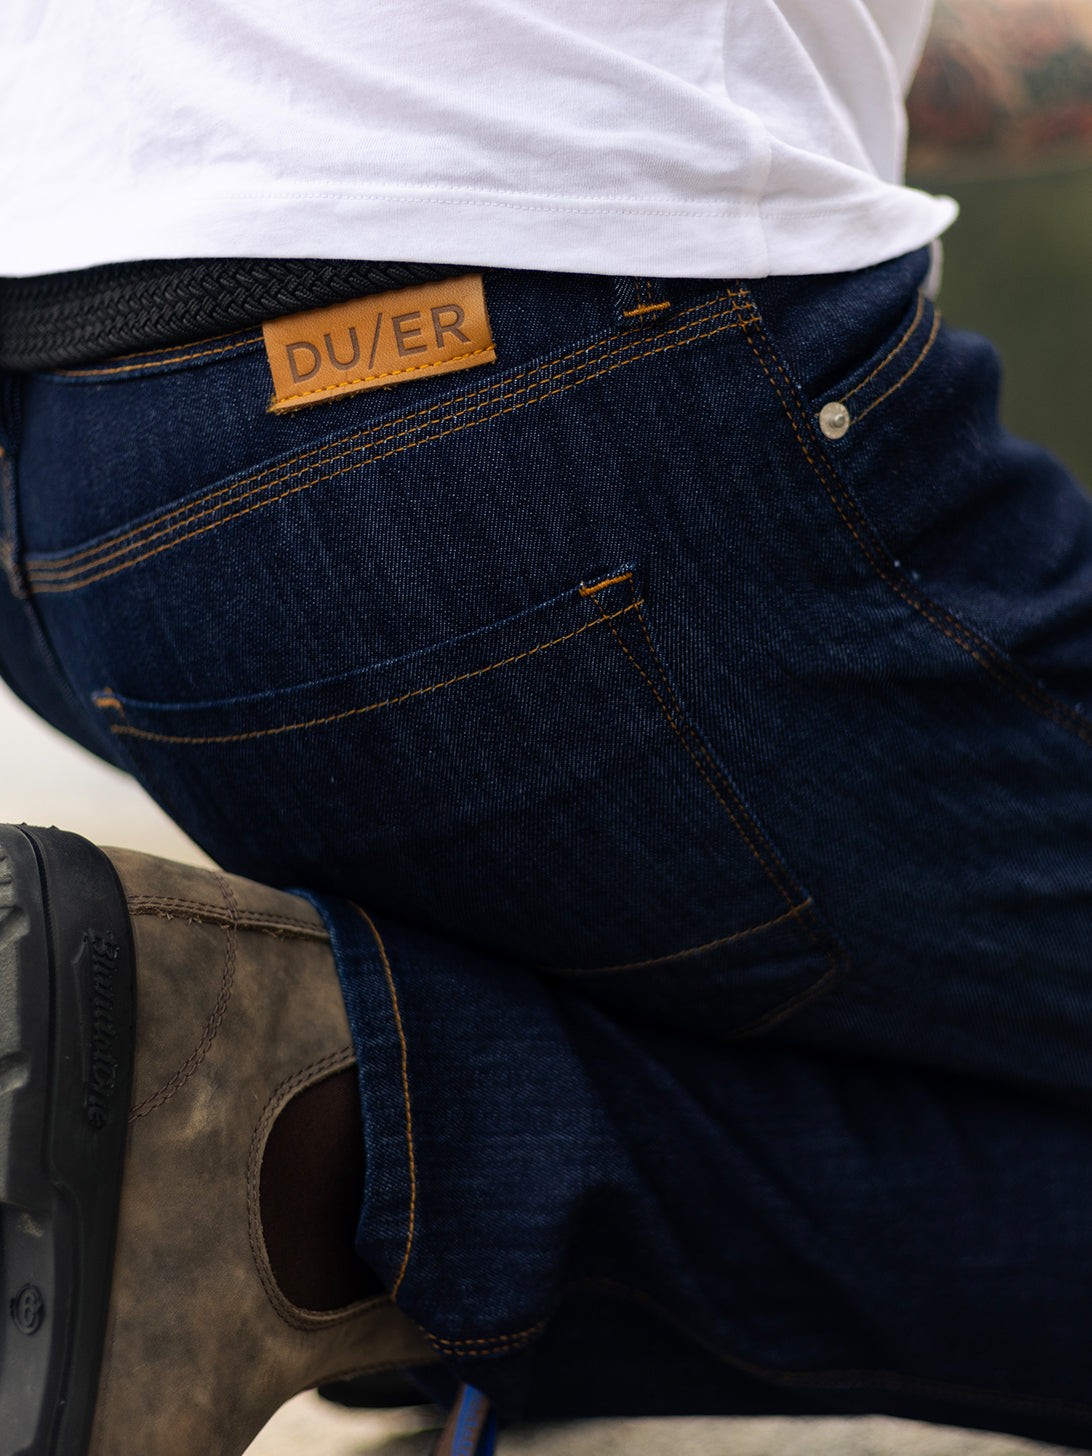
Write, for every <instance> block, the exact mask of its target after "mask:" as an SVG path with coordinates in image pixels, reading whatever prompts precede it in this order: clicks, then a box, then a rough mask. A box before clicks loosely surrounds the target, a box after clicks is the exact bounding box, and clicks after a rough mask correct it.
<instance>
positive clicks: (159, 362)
mask: <svg viewBox="0 0 1092 1456" xmlns="http://www.w3.org/2000/svg"><path fill="white" fill-rule="evenodd" d="M230 337H231V335H230V334H214V335H213V336H212V338H210V339H202V340H201V341H200V342H201V343H202V344H209V343H212V342H213V341H214V340H215V339H227V338H230ZM257 342H258V340H257V339H255V338H254V337H248V338H245V339H238V340H236V342H235V343H234V344H224V345H222V346H221V347H220V348H219V349H201V350H200V351H197V345H196V344H194V345H193V346H191V349H190V352H188V353H181V354H175V355H174V356H173V357H172V358H170V359H164V358H161V357H160V355H162V354H169V353H170V352H171V351H170V349H169V348H168V349H162V350H160V351H159V354H157V355H156V356H155V357H154V358H149V359H146V360H145V361H144V362H142V363H140V364H119V365H112V366H106V365H93V366H91V367H90V368H88V369H49V370H45V371H43V372H44V373H46V374H50V375H52V376H54V377H55V378H61V379H83V378H88V377H90V378H99V377H100V376H102V375H103V374H128V373H130V372H131V371H133V370H135V369H161V368H162V367H163V366H164V365H165V364H188V363H189V362H190V360H191V359H208V358H211V357H212V355H214V354H227V353H230V352H231V350H233V349H242V348H244V347H245V346H246V345H247V344H254V343H257ZM175 347H176V348H177V346H175ZM115 357H117V358H119V359H134V358H137V357H139V356H138V355H136V354H119V355H116V356H115Z"/></svg>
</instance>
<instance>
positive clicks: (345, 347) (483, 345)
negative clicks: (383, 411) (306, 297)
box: [262, 273, 497, 414]
mask: <svg viewBox="0 0 1092 1456" xmlns="http://www.w3.org/2000/svg"><path fill="white" fill-rule="evenodd" d="M262 333H263V335H264V336H265V351H266V355H267V356H268V358H269V368H270V370H271V372H272V374H273V389H274V395H273V400H272V403H271V404H270V406H269V408H270V410H271V411H272V412H273V413H274V414H280V413H282V412H283V411H285V410H292V409H299V408H300V406H302V405H308V404H318V403H320V402H321V401H322V400H324V399H337V398H338V397H339V396H341V395H343V394H356V393H357V392H358V391H359V390H361V389H376V388H378V387H379V386H380V385H387V384H403V383H405V381H406V380H407V379H420V378H421V377H422V376H424V375H428V374H448V373H450V372H452V371H453V370H455V369H473V368H474V366H475V365H477V364H488V363H489V362H490V361H491V360H493V359H495V358H496V357H497V355H496V350H495V349H494V347H493V335H492V332H491V331H490V328H489V315H488V313H487V312H486V307H485V292H484V290H483V288H482V276H481V274H480V273H466V274H464V275H463V276H462V277H461V278H445V279H443V280H442V281H441V282H439V283H417V284H414V285H413V286H412V287H411V288H399V289H395V290H393V291H392V292H390V293H373V294H370V295H369V296H368V297H367V298H354V299H351V300H350V301H349V302H348V303H337V304H334V305H333V306H332V307H330V308H311V309H307V310H306V311H305V312H303V313H291V314H286V315H285V317H284V318H277V319H271V320H270V322H269V323H266V324H263V325H262Z"/></svg>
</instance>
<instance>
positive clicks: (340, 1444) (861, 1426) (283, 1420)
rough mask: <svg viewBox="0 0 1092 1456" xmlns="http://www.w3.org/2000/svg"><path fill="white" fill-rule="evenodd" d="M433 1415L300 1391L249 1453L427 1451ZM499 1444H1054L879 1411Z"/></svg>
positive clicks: (902, 1449) (671, 1452)
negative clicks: (345, 1405) (337, 1401)
mask: <svg viewBox="0 0 1092 1456" xmlns="http://www.w3.org/2000/svg"><path fill="white" fill-rule="evenodd" d="M430 1420H431V1412H430V1411H429V1410H428V1409H427V1408H425V1409H424V1410H421V1411H418V1410H407V1411H377V1412H369V1411H344V1410H339V1409H338V1408H337V1407H335V1406H331V1405H329V1404H328V1403H327V1402H326V1401H323V1400H320V1399H319V1398H318V1396H317V1395H314V1394H308V1395H300V1396H297V1397H296V1399H295V1400H293V1401H290V1402H289V1403H288V1405H286V1406H285V1407H284V1409H283V1410H281V1411H280V1412H279V1413H278V1414H277V1415H276V1416H275V1417H274V1419H273V1420H272V1421H270V1423H269V1425H268V1426H266V1428H265V1430H264V1431H263V1432H262V1433H261V1435H260V1436H259V1437H258V1439H257V1440H256V1441H255V1442H254V1443H253V1445H252V1446H251V1447H250V1449H249V1451H248V1452H247V1456H358V1453H365V1452H366V1453H369V1456H429V1453H430V1452H431V1450H432V1447H433V1445H434V1443H435V1440H436V1431H435V1429H432V1428H428V1426H429V1422H430ZM423 1424H424V1425H425V1426H426V1428H425V1429H422V1425H423ZM498 1447H499V1449H498V1456H1048V1453H1053V1452H1056V1451H1060V1450H1061V1448H1060V1447H1056V1446H1040V1445H1037V1444H1036V1443H1035V1442H1033V1441H1021V1440H1018V1439H1017V1438H1016V1437H1014V1436H994V1435H985V1434H980V1433H978V1432H975V1431H958V1430H954V1429H952V1428H951V1427H949V1426H925V1425H920V1424H919V1423H918V1422H916V1421H896V1420H888V1419H886V1418H885V1417H883V1416H859V1417H854V1418H852V1419H847V1420H842V1419H834V1418H829V1417H825V1418H823V1419H821V1420H802V1419H791V1420H790V1419H772V1418H770V1419H767V1418H762V1419H747V1420H706V1419H702V1420H645V1421H574V1422H571V1423H568V1424H556V1425H540V1426H524V1427H516V1428H514V1429H512V1430H509V1431H506V1432H504V1434H503V1435H502V1437H501V1439H500V1442H499V1443H498Z"/></svg>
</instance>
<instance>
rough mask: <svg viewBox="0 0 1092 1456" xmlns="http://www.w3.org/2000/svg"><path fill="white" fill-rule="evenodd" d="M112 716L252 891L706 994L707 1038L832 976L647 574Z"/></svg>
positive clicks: (118, 707) (607, 975)
mask: <svg viewBox="0 0 1092 1456" xmlns="http://www.w3.org/2000/svg"><path fill="white" fill-rule="evenodd" d="M97 703H98V706H99V707H100V709H101V710H102V711H103V713H104V714H106V715H107V718H108V720H109V723H110V727H111V731H112V733H113V734H114V736H115V739H116V741H117V743H118V746H119V748H120V749H121V750H122V752H123V753H124V754H126V755H128V757H129V760H130V762H131V765H132V767H133V770H134V772H135V773H136V775H137V777H138V778H140V779H141V780H142V781H144V782H145V783H146V784H147V786H148V787H149V789H150V790H151V791H152V792H153V793H154V794H156V796H157V797H158V798H159V799H160V801H161V802H162V803H164V805H165V807H166V808H167V809H168V811H169V812H170V813H172V814H173V815H174V816H175V817H176V818H177V819H178V820H179V822H180V823H181V824H182V825H183V827H185V828H186V829H187V830H188V831H189V832H190V833H191V834H192V835H193V836H194V837H195V838H196V839H197V840H198V841H199V842H200V843H201V844H202V845H203V846H204V847H205V848H206V849H207V850H208V851H209V852H210V853H211V854H212V855H213V856H214V858H216V859H218V860H219V861H220V862H221V863H222V864H224V865H225V866H226V867H227V868H229V869H232V870H234V871H236V872H238V873H242V874H248V875H251V876H253V877H255V878H258V879H263V880H266V881H269V882H272V883H275V884H281V885H297V886H303V887H306V888H309V889H313V890H317V891H322V892H328V893H334V894H339V895H344V896H347V897H349V898H352V899H354V900H358V901H360V902H361V903H363V904H365V905H366V906H367V907H368V908H369V909H371V910H374V911H376V912H378V913H380V914H386V915H390V916H394V917H397V918H399V919H402V920H405V921H408V922H410V923H413V924H416V925H421V926H424V927H426V928H428V929H431V930H433V931H435V932H437V933H440V934H443V935H445V936H448V937H453V938H456V939H459V940H462V941H466V942H469V943H470V944H472V945H474V946H476V947H478V948H480V949H483V950H487V951H490V952H494V953H497V954H500V955H503V956H505V957H510V958H514V959H517V960H519V961H521V962H523V963H532V964H535V965H537V966H540V967H542V968H544V969H549V970H551V971H556V972H558V973H565V974H566V975H567V976H573V975H576V976H582V977H584V976H586V977H590V980H589V982H588V984H589V987H590V986H591V985H592V984H602V985H603V987H604V988H605V989H604V994H605V995H606V996H607V997H608V998H610V999H613V998H614V997H615V996H616V995H617V994H619V993H620V992H622V988H623V986H624V985H625V984H627V983H630V982H631V981H632V983H633V984H634V985H636V984H637V983H638V982H639V983H640V984H641V985H646V984H648V983H649V981H650V978H651V982H652V983H653V984H655V985H660V986H664V987H667V986H673V987H674V991H673V993H672V995H671V996H670V997H668V998H667V1002H666V1004H667V1005H668V1006H670V1004H671V1003H672V1002H678V1001H679V999H680V997H679V992H680V991H681V990H683V989H684V988H685V987H689V990H688V991H687V993H686V995H685V996H683V998H682V999H683V1001H685V1000H686V999H687V996H689V997H690V999H691V1001H692V1004H691V1006H690V1008H689V1011H688V1012H687V1014H688V1015H692V1014H693V1012H694V1011H696V1010H697V1009H698V1006H699V1004H701V1005H703V1007H704V1009H703V1010H702V1011H701V1016H702V1019H703V1024H708V1026H709V1029H710V1031H712V1032H724V1031H727V1032H734V1031H738V1030H741V1029H746V1028H748V1027H751V1026H753V1025H756V1024H758V1023H761V1022H762V1021H763V1020H764V1019H767V1018H769V1017H770V1016H771V1015H773V1014H776V1013H777V1011H778V1010H779V1009H780V1008H787V1007H788V1006H790V1005H793V1004H796V1003H797V1002H798V1001H800V1000H801V999H804V998H807V997H808V996H809V995H810V994H811V993H812V992H813V991H814V990H816V989H818V988H819V987H820V986H821V985H825V984H827V983H828V982H829V981H830V979H831V977H832V974H833V972H834V970H835V968H836V964H837V960H838V953H837V948H836V947H835V946H834V945H833V943H832V942H831V941H830V939H829V937H828V936H827V935H826V933H825V932H824V930H823V929H822V927H821V925H820V923H819V921H818V919H817V916H816V914H815V909H814V906H813V905H812V903H811V901H810V899H809V897H808V895H807V894H806V892H805V891H804V890H803V889H802V888H801V887H800V886H799V885H798V884H797V883H796V881H795V879H794V878H793V876H792V875H791V874H790V873H789V870H788V869H787V867H786V865H785V863H784V861H783V859H782V857H781V856H780V855H779V854H778V853H777V851H776V850H775V849H774V848H773V846H772V844H771V843H770V841H769V838H768V837H767V836H766V835H765V833H764V832H763V831H762V829H761V828H760V826H759V824H758V823H757V821H756V819H755V817H754V816H753V815H752V814H751V812H750V811H749V809H748V808H747V806H746V805H745V804H744V803H743V801H742V799H741V797H740V795H739V794H738V793H737V792H736V790H735V787H734V786H733V784H732V782H731V780H730V778H729V777H728V775H727V774H726V772H725V771H724V769H723V768H722V767H721V765H720V764H718V763H717V762H716V760H715V759H714V758H713V756H712V754H711V753H710V751H709V749H708V748H707V746H706V745H705V744H704V742H703V740H702V739H701V737H700V736H699V735H698V734H697V732H696V731H695V730H694V729H693V728H692V727H691V726H690V724H689V721H688V718H687V716H686V714H685V713H684V711H683V709H682V706H681V705H680V703H679V700H678V698H677V696H676V694H675V693H674V692H673V690H672V687H671V684H670V681H669V678H668V676H667V673H666V671H665V670H664V668H663V666H662V665H661V661H660V658H659V655H658V653H657V651H656V649H655V647H654V644H653V638H652V635H651V632H650V628H649V622H648V615H647V604H646V602H645V600H644V598H643V596H642V593H641V589H640V586H639V583H638V580H637V575H636V573H635V571H634V570H633V569H631V568H629V567H622V568H620V569H619V570H617V571H616V572H613V573H609V574H607V575H605V576H600V577H597V578H589V579H588V580H587V581H585V582H583V583H581V584H580V585H578V586H576V587H573V588H572V589H570V590H568V591H565V592H563V593H562V594H561V595H559V596H556V597H554V598H552V599H551V600H549V601H546V602H543V603H542V604H540V605H538V606H535V607H533V608H531V609H529V610H527V611H524V612H521V613H519V614H517V615H516V616H512V617H508V618H505V619H503V620H501V621H498V622H495V623H493V624H492V625H490V626H488V627H485V628H483V629H481V630H478V631H475V632H471V633H468V634H465V635H462V636H458V637H454V638H452V639H450V640H448V641H446V642H443V643H440V644H438V645H435V646H431V647H428V648H425V649H423V650H421V651H417V652H413V653H410V654H408V655H406V656H403V657H398V658H396V659H393V660H390V661H387V662H380V663H376V664H373V665H370V666H368V667H365V668H362V669H360V670H359V671H356V672H352V673H349V674H346V675H344V676H341V677H337V678H333V679H327V680H325V681H321V682H314V683H308V684H306V685H303V686H299V687H295V688H292V689H288V690H280V691H276V692H272V693H266V694H258V695H251V696H247V697H240V698H233V699H230V700H221V701H217V702H209V703H196V704H175V703H171V704H164V703H147V702H139V701H135V700H133V699H131V698H123V697H121V696H119V695H118V694H115V693H112V692H110V691H109V690H104V691H103V692H102V693H101V694H100V695H99V697H98V699H97ZM680 977H681V978H682V980H681V981H680V979H679V978H680ZM634 978H636V979H634ZM695 978H696V979H695Z"/></svg>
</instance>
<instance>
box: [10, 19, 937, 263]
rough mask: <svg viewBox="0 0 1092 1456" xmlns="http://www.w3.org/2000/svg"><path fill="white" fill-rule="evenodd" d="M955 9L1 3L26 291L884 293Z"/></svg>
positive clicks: (921, 219)
mask: <svg viewBox="0 0 1092 1456" xmlns="http://www.w3.org/2000/svg"><path fill="white" fill-rule="evenodd" d="M930 3H931V0H79V3H76V4H73V3H71V0H3V3H2V4H0V122H2V126H0V136H2V138H3V140H2V141H0V274H9V275H22V274H33V273H47V272H54V271H58V270H64V269H73V268H83V267H88V266H91V265H93V264H98V263H112V262H122V261H127V260H131V259H139V258H182V257H191V258H192V257H224V256H251V257H325V258H366V259H383V260H396V261H414V262H436V263H452V264H461V263H465V264H467V265H484V266H490V265H493V266H501V267H522V268H548V269H558V270H562V271H567V272H594V273H611V274H637V275H649V276H656V275H662V276H676V277H724V276H735V277H739V276H743V277H762V276H765V275H767V274H770V273H813V272H833V271H840V270H842V269H848V268H857V267H863V266H865V265H867V264H870V263H875V262H879V261H882V260H883V259H885V258H889V257H893V256H896V255H897V254H899V253H902V252H906V251H908V250H909V249H911V248H915V247H918V246H921V245H922V244H924V243H927V242H929V241H930V240H931V239H933V238H934V237H936V236H937V234H938V233H940V232H941V231H942V230H943V229H944V228H945V227H946V226H947V225H948V223H949V222H950V221H951V220H952V218H953V216H954V214H955V207H954V204H952V203H951V202H950V201H947V200H944V199H936V198H931V197H928V196H926V195H925V194H923V193H921V192H917V191H913V190H911V189H908V188H905V187H903V186H901V185H900V183H901V177H902V162H903V150H904V132H905V120H904V115H903V107H902V95H903V91H904V89H905V87H906V86H907V84H908V83H909V79H910V77H911V75H912V73H913V70H914V66H915V64H916V61H917V57H918V54H919V50H920V47H921V44H922V42H923V39H924V33H925V29H926V25H927V21H928V14H929V10H930Z"/></svg>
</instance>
